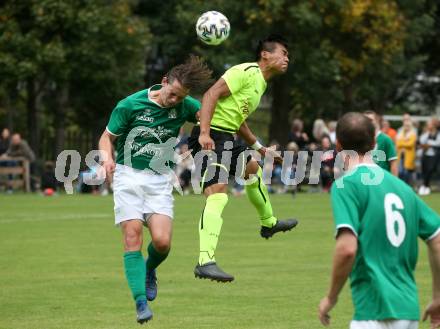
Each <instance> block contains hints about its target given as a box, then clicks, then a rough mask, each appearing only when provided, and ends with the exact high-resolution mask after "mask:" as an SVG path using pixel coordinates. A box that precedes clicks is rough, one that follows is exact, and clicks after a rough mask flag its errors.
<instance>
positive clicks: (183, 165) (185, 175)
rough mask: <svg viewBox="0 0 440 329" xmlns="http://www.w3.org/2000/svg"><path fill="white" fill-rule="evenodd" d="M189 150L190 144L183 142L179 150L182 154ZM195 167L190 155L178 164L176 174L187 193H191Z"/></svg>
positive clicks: (184, 192)
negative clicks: (192, 175)
mask: <svg viewBox="0 0 440 329" xmlns="http://www.w3.org/2000/svg"><path fill="white" fill-rule="evenodd" d="M187 151H188V144H182V145H181V146H180V150H179V152H180V154H184V153H185V152H187ZM193 167H194V161H193V158H192V157H191V156H189V155H188V156H187V157H186V158H184V159H183V160H182V161H181V162H180V163H178V164H177V165H176V176H177V177H178V178H179V182H180V186H181V187H182V191H183V194H185V195H187V194H189V189H190V184H191V173H192V170H193Z"/></svg>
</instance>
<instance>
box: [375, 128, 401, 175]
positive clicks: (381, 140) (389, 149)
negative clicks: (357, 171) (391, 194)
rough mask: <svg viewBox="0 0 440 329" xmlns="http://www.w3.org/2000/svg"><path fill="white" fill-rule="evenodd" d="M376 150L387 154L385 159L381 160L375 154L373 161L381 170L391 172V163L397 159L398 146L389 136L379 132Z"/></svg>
mask: <svg viewBox="0 0 440 329" xmlns="http://www.w3.org/2000/svg"><path fill="white" fill-rule="evenodd" d="M374 150H379V151H383V152H384V153H385V159H383V158H382V159H381V158H380V157H379V156H378V155H377V154H374V152H373V160H374V162H376V164H377V165H379V166H380V167H381V168H383V169H385V170H388V171H390V169H391V168H390V161H391V160H396V159H397V153H396V146H395V145H394V142H393V140H392V139H391V137H390V136H388V135H387V134H384V133H383V132H379V133H378V134H377V135H376V146H375V147H374Z"/></svg>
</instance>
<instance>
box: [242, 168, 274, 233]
mask: <svg viewBox="0 0 440 329" xmlns="http://www.w3.org/2000/svg"><path fill="white" fill-rule="evenodd" d="M262 176H263V171H262V170H261V168H258V171H257V179H256V180H255V182H253V183H252V184H249V185H246V195H247V196H248V199H249V201H250V202H251V203H252V204H253V205H254V207H255V208H256V209H257V212H258V215H259V216H260V222H261V225H262V226H267V227H272V226H274V225H275V223H276V222H277V219H276V217H274V216H273V212H272V205H271V204H270V200H269V193H268V192H267V187H266V185H265V184H264V182H263V177H262Z"/></svg>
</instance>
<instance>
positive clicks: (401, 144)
mask: <svg viewBox="0 0 440 329" xmlns="http://www.w3.org/2000/svg"><path fill="white" fill-rule="evenodd" d="M416 143H417V135H416V132H415V130H414V127H413V124H412V122H411V120H409V119H406V120H405V121H404V122H403V126H402V129H401V130H399V133H398V134H397V136H396V146H397V161H398V163H399V178H400V179H402V180H403V181H404V182H406V183H407V184H409V185H411V181H412V176H413V172H414V169H415V167H416Z"/></svg>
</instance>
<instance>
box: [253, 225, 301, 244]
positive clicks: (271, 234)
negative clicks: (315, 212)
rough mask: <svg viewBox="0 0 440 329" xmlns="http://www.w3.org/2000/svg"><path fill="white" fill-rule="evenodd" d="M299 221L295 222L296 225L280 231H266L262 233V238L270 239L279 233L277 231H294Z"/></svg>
mask: <svg viewBox="0 0 440 329" xmlns="http://www.w3.org/2000/svg"><path fill="white" fill-rule="evenodd" d="M298 223H299V222H298V221H296V223H295V225H294V226H292V227H291V228H288V229H287V230H284V231H278V232H273V233H272V232H269V233H265V234H264V235H261V237H262V238H265V239H266V240H269V239H270V238H271V237H273V236H274V235H275V234H277V233H280V232H283V233H286V232H289V231H292V230H293V229H294V228H295V227H296V226H297V225H298Z"/></svg>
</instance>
